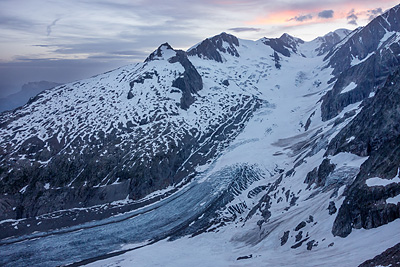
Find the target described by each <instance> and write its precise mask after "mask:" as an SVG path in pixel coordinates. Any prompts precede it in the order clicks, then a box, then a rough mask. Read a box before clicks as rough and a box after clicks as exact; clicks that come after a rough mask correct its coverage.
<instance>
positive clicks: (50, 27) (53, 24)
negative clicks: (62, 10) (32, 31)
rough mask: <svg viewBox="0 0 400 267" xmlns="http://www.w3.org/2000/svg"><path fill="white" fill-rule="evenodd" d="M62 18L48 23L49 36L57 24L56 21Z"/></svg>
mask: <svg viewBox="0 0 400 267" xmlns="http://www.w3.org/2000/svg"><path fill="white" fill-rule="evenodd" d="M59 20H60V18H58V19H55V20H53V22H52V23H51V24H50V25H47V36H50V34H51V32H52V28H53V27H54V26H56V23H57V22H58V21H59Z"/></svg>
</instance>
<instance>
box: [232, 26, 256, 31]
mask: <svg viewBox="0 0 400 267" xmlns="http://www.w3.org/2000/svg"><path fill="white" fill-rule="evenodd" d="M228 31H233V32H259V31H261V29H260V28H250V27H238V28H230V29H228Z"/></svg>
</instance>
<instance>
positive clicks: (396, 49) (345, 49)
mask: <svg viewBox="0 0 400 267" xmlns="http://www.w3.org/2000/svg"><path fill="white" fill-rule="evenodd" d="M399 14H400V8H399V6H397V7H394V8H392V9H391V10H389V11H388V12H387V13H385V14H383V15H382V16H379V17H377V18H375V19H374V20H373V21H372V22H371V23H370V24H368V25H367V26H366V27H365V28H362V29H357V30H355V31H354V32H353V33H352V35H351V37H350V38H348V40H347V42H345V43H344V44H342V45H340V46H338V47H336V48H334V49H332V50H331V51H330V53H329V54H328V55H327V56H326V57H325V59H326V60H328V62H329V66H330V67H332V68H333V69H334V70H333V72H332V74H333V75H334V76H335V80H336V82H335V84H334V86H333V89H332V90H331V91H329V92H328V93H327V94H326V95H325V96H324V97H323V98H322V100H323V104H322V107H321V110H322V118H323V120H329V119H331V118H333V117H335V116H336V115H338V114H339V113H340V112H341V111H342V110H343V108H344V107H346V106H348V105H350V104H353V103H356V102H359V101H362V100H364V99H366V98H368V96H369V95H370V93H371V92H375V91H376V90H377V88H380V87H382V86H383V84H384V82H385V80H386V79H387V77H388V76H389V75H390V74H391V73H393V71H395V70H396V69H397V66H398V65H399V64H400V56H399V54H400V45H399V43H398V42H395V41H394V39H393V38H395V36H396V34H395V33H393V34H392V35H391V36H389V37H388V36H386V37H385V35H386V34H387V32H398V31H400V24H399V20H398V17H399ZM387 37H388V38H387ZM385 38H387V39H385ZM381 40H384V41H383V43H382V42H381ZM355 59H358V60H359V62H358V63H354V64H353V65H352V62H353V61H354V60H355ZM333 81H334V80H332V82H333ZM351 82H354V83H355V84H357V87H356V88H355V89H353V90H351V91H348V92H345V93H341V92H342V90H343V89H344V88H346V87H347V86H348V85H349V84H350V83H351Z"/></svg>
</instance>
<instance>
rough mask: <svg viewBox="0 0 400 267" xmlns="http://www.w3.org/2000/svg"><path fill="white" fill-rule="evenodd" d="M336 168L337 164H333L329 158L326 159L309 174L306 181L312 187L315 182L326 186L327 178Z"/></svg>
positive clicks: (320, 185) (319, 185) (317, 184)
mask: <svg viewBox="0 0 400 267" xmlns="http://www.w3.org/2000/svg"><path fill="white" fill-rule="evenodd" d="M334 169H335V164H331V163H330V160H329V159H324V160H323V161H322V163H321V165H319V167H318V168H314V169H313V170H312V171H311V172H309V173H308V174H307V177H306V179H305V180H304V183H306V184H308V187H311V185H312V184H314V183H315V185H316V186H317V187H323V186H325V182H326V178H327V177H328V175H329V174H330V173H331V172H333V170H334Z"/></svg>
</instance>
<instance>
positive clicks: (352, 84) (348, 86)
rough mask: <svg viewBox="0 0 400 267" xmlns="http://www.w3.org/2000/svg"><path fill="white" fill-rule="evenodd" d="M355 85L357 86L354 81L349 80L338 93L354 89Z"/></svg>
mask: <svg viewBox="0 0 400 267" xmlns="http://www.w3.org/2000/svg"><path fill="white" fill-rule="evenodd" d="M356 87H357V84H356V83H355V82H351V83H350V84H349V85H347V86H346V87H345V88H344V89H343V90H342V91H341V92H340V93H341V94H344V93H347V92H350V91H352V90H354V89H356Z"/></svg>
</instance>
